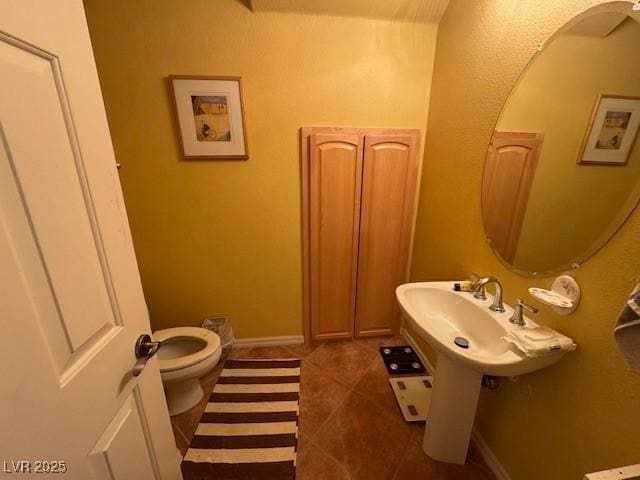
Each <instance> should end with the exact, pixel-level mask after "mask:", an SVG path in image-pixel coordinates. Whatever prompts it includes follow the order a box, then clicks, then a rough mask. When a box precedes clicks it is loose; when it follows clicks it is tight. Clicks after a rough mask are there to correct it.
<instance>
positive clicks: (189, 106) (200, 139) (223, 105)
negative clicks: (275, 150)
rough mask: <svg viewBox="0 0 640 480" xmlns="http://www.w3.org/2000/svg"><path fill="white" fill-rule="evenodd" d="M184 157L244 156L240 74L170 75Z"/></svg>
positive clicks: (241, 157)
mask: <svg viewBox="0 0 640 480" xmlns="http://www.w3.org/2000/svg"><path fill="white" fill-rule="evenodd" d="M169 80H170V82H171V88H172V91H173V96H174V100H175V111H176V116H177V119H178V130H179V132H180V140H181V143H182V152H183V155H184V157H185V158H201V159H207V158H208V159H247V158H249V152H248V149H247V134H246V130H245V122H244V103H243V98H242V81H241V79H240V77H206V76H180V75H171V76H170V77H169Z"/></svg>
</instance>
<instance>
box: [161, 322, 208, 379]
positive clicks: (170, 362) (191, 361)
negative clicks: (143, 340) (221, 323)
mask: <svg viewBox="0 0 640 480" xmlns="http://www.w3.org/2000/svg"><path fill="white" fill-rule="evenodd" d="M178 339H187V340H188V339H195V340H202V341H203V342H205V346H204V348H202V349H201V350H198V351H197V352H194V353H191V354H189V355H184V356H178V357H176V358H166V359H162V358H158V366H159V367H160V373H165V372H172V371H175V370H180V369H184V368H187V367H190V366H192V365H195V364H197V363H200V362H202V361H203V360H206V359H207V358H209V357H211V356H212V355H214V354H215V353H216V352H217V351H219V350H220V337H219V336H218V335H216V334H215V333H214V332H212V331H210V330H207V329H205V328H199V327H174V328H166V329H164V330H158V331H157V332H154V334H153V340H154V341H156V342H167V343H169V342H171V341H173V340H178Z"/></svg>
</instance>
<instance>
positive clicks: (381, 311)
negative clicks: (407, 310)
mask: <svg viewBox="0 0 640 480" xmlns="http://www.w3.org/2000/svg"><path fill="white" fill-rule="evenodd" d="M417 151H418V137H417V135H416V136H413V135H367V136H366V137H365V154H364V173H363V189H362V211H361V215H362V218H361V224H360V250H359V254H358V288H357V295H356V317H355V333H356V336H357V337H366V336H373V335H384V334H391V333H393V332H396V331H397V327H398V323H399V319H400V311H399V309H398V306H397V302H396V296H395V289H396V287H397V286H398V285H400V284H401V283H403V282H404V281H405V280H406V273H407V262H408V255H409V241H410V235H411V224H412V219H413V206H414V197H415V187H416V175H417V170H418V158H417Z"/></svg>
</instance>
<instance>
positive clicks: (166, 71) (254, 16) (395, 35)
mask: <svg viewBox="0 0 640 480" xmlns="http://www.w3.org/2000/svg"><path fill="white" fill-rule="evenodd" d="M85 7H86V10H87V17H88V23H89V29H90V32H91V39H92V42H93V46H94V50H95V56H96V61H97V65H98V72H99V74H100V81H101V84H102V89H103V94H104V99H105V104H106V109H107V114H108V117H109V124H110V128H111V135H112V138H113V143H114V147H115V151H116V155H117V157H118V160H119V161H120V162H121V163H122V165H123V168H122V170H121V171H120V177H121V182H122V187H123V190H124V197H125V201H126V204H127V210H128V213H129V220H130V223H131V229H132V233H133V239H134V244H135V248H136V253H137V256H138V262H139V265H140V270H141V273H142V283H143V287H144V291H145V296H146V299H147V303H148V305H149V310H150V314H151V321H152V325H153V327H154V329H158V328H164V327H169V326H178V325H198V324H199V323H200V321H201V319H202V317H203V316H204V315H206V314H215V313H227V314H230V315H231V318H232V321H233V324H234V328H235V331H236V336H238V337H258V336H272V335H289V334H299V333H301V332H302V321H301V317H302V299H301V297H302V287H301V276H302V274H301V236H300V222H301V220H300V166H299V163H300V155H299V128H300V127H302V126H305V125H308V126H311V125H321V126H322V125H326V126H379V127H414V128H422V129H424V126H425V125H426V109H427V104H428V95H429V86H430V82H431V68H432V64H433V55H434V48H435V35H436V26H435V24H420V23H401V22H392V21H383V20H367V19H358V18H346V17H331V16H323V15H301V14H285V13H252V12H250V11H249V10H248V9H247V8H246V7H245V6H244V5H243V4H242V3H241V2H237V1H233V0H216V1H215V2H211V1H209V0H182V1H180V2H176V1H175V0H136V1H134V2H132V1H127V0H110V1H108V2H105V1H103V0H86V1H85ZM170 74H192V75H193V74H199V75H240V76H242V78H243V83H244V90H245V92H244V93H245V104H246V124H247V133H248V142H249V151H250V154H251V158H250V159H249V160H248V161H246V162H241V161H235V162H230V161H226V162H225V161H222V162H221V161H217V162H216V161H183V160H182V159H181V155H180V153H179V151H178V144H177V141H176V126H175V125H174V122H173V117H172V110H171V108H172V106H171V103H170V102H171V99H170V94H169V90H168V88H167V83H166V76H167V75H170Z"/></svg>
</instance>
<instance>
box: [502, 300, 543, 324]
mask: <svg viewBox="0 0 640 480" xmlns="http://www.w3.org/2000/svg"><path fill="white" fill-rule="evenodd" d="M523 309H527V310H529V311H530V312H531V313H538V309H537V308H536V307H532V306H531V305H528V304H526V303H524V302H523V301H522V299H521V298H519V299H517V300H516V306H515V307H513V315H511V318H510V319H509V321H510V322H511V323H513V324H515V325H519V326H521V327H523V326H524V325H526V322H525V321H524V316H523V315H522V310H523Z"/></svg>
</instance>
